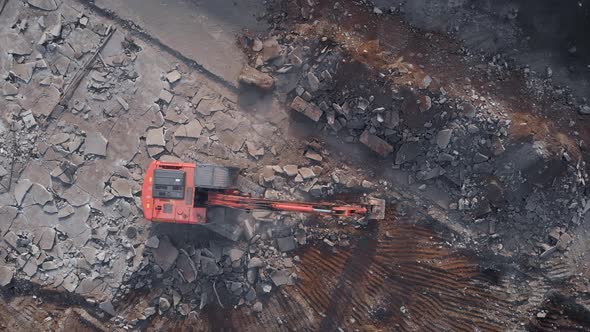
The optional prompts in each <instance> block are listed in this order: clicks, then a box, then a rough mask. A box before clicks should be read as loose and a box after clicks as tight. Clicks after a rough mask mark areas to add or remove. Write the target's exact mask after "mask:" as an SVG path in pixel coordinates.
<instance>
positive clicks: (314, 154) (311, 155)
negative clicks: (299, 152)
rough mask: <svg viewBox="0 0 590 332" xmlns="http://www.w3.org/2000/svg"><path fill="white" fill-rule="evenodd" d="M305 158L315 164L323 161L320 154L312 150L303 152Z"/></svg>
mask: <svg viewBox="0 0 590 332" xmlns="http://www.w3.org/2000/svg"><path fill="white" fill-rule="evenodd" d="M305 157H306V158H308V159H311V160H313V161H317V162H321V161H322V159H323V158H322V155H321V154H319V153H317V152H315V151H312V150H309V151H307V152H305Z"/></svg>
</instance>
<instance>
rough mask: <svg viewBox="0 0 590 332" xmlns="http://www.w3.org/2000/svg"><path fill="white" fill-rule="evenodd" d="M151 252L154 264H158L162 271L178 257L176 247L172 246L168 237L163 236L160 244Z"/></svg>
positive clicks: (168, 267)
mask: <svg viewBox="0 0 590 332" xmlns="http://www.w3.org/2000/svg"><path fill="white" fill-rule="evenodd" d="M153 253H154V259H155V261H156V264H158V265H159V266H160V267H161V268H162V270H164V272H166V271H168V270H170V268H171V267H172V266H173V265H174V262H176V258H177V257H178V249H176V247H174V245H173V244H172V242H170V239H169V238H168V237H164V238H162V240H160V245H159V246H158V247H157V248H155V249H154V250H153Z"/></svg>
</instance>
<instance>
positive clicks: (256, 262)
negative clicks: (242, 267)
mask: <svg viewBox="0 0 590 332" xmlns="http://www.w3.org/2000/svg"><path fill="white" fill-rule="evenodd" d="M262 266H264V262H263V261H262V259H260V258H258V257H252V258H251V259H250V261H249V262H248V268H249V269H252V268H259V267H262Z"/></svg>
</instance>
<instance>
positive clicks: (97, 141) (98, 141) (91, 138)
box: [84, 132, 109, 157]
mask: <svg viewBox="0 0 590 332" xmlns="http://www.w3.org/2000/svg"><path fill="white" fill-rule="evenodd" d="M108 144H109V141H107V139H106V138H104V136H102V134H101V133H99V132H93V133H89V134H87V135H86V140H85V142H84V152H85V153H86V154H93V155H97V156H101V157H105V156H106V155H107V145H108Z"/></svg>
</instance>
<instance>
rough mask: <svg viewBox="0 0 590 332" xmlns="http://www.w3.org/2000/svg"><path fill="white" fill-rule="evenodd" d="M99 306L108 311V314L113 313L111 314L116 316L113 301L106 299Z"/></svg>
mask: <svg viewBox="0 0 590 332" xmlns="http://www.w3.org/2000/svg"><path fill="white" fill-rule="evenodd" d="M98 307H99V308H100V310H102V311H104V312H106V313H107V314H109V315H111V316H115V315H116V313H115V308H114V307H113V303H112V302H111V301H105V302H102V303H101V304H99V305H98Z"/></svg>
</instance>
